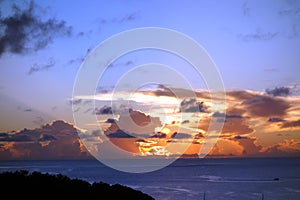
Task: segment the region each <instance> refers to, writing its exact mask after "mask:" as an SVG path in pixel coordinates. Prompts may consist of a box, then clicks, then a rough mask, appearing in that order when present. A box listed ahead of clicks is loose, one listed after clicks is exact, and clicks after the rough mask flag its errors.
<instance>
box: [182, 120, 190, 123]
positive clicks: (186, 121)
mask: <svg viewBox="0 0 300 200" xmlns="http://www.w3.org/2000/svg"><path fill="white" fill-rule="evenodd" d="M188 123H190V120H183V121H182V122H181V124H188Z"/></svg>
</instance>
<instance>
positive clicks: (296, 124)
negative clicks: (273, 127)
mask: <svg viewBox="0 0 300 200" xmlns="http://www.w3.org/2000/svg"><path fill="white" fill-rule="evenodd" d="M293 127H300V119H299V120H296V121H285V122H283V123H282V125H281V128H293Z"/></svg>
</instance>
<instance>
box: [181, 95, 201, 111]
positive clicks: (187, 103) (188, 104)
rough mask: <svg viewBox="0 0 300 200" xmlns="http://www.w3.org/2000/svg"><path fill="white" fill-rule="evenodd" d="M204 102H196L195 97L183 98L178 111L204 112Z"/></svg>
mask: <svg viewBox="0 0 300 200" xmlns="http://www.w3.org/2000/svg"><path fill="white" fill-rule="evenodd" d="M206 109H207V107H206V106H205V105H204V102H197V99H195V98H189V99H184V100H182V101H181V103H180V112H187V113H189V112H206Z"/></svg>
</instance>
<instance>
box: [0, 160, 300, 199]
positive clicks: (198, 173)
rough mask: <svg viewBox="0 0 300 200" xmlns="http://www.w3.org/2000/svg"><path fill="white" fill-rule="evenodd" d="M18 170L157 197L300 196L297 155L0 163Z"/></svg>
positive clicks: (244, 197) (253, 197) (267, 197)
mask: <svg viewBox="0 0 300 200" xmlns="http://www.w3.org/2000/svg"><path fill="white" fill-rule="evenodd" d="M16 170H29V171H39V172H48V173H54V174H56V173H61V174H63V175H66V176H69V177H70V178H80V179H83V180H86V181H88V182H90V183H92V182H95V181H96V182H98V181H103V182H107V183H110V184H115V183H119V184H122V185H127V186H130V187H132V188H134V189H137V190H141V191H143V192H145V193H147V194H149V195H151V196H153V197H154V198H155V199H157V200H168V199H170V200H171V199H172V200H182V199H192V200H194V199H200V200H202V199H205V200H210V199H212V200H218V199H236V200H244V199H245V200H248V199H264V200H269V199H270V200H276V199H282V200H286V199H295V200H297V199H300V158H251V159H179V160H177V161H176V162H174V163H173V164H171V165H170V166H168V167H165V168H163V169H160V170H158V171H155V172H150V173H142V174H131V173H124V172H120V171H116V170H114V169H111V168H109V167H107V166H105V165H103V164H101V163H100V162H99V161H97V160H88V161H80V160H78V161H0V172H3V171H16Z"/></svg>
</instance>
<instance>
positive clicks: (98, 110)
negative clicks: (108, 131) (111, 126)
mask: <svg viewBox="0 0 300 200" xmlns="http://www.w3.org/2000/svg"><path fill="white" fill-rule="evenodd" d="M112 113H113V111H112V108H111V107H110V106H103V107H101V108H95V114H96V115H108V114H112Z"/></svg>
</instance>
